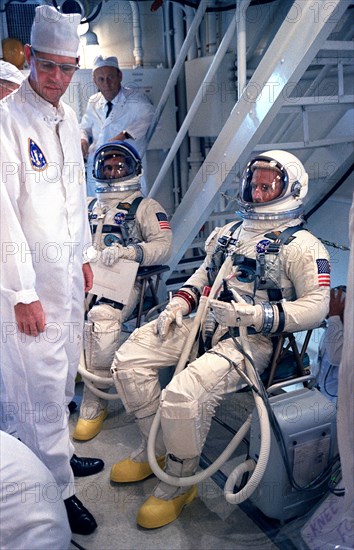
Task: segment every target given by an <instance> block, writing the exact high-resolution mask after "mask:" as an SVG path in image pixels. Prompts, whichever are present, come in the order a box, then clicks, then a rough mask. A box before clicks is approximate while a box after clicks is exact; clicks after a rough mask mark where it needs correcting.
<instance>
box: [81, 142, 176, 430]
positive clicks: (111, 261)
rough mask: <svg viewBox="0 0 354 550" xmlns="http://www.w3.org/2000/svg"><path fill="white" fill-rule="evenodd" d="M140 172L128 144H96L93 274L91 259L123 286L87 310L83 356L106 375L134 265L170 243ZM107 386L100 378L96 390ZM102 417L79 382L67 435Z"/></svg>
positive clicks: (156, 257) (134, 297)
mask: <svg viewBox="0 0 354 550" xmlns="http://www.w3.org/2000/svg"><path fill="white" fill-rule="evenodd" d="M141 174H142V167H141V159H140V156H139V154H138V153H137V151H136V150H135V149H134V147H132V146H131V145H130V144H128V143H124V142H121V141H116V142H110V143H106V144H104V145H102V146H101V147H99V148H98V149H97V151H96V153H95V156H94V168H93V177H94V178H95V180H96V182H97V187H96V199H94V200H93V201H91V202H90V204H89V216H90V218H91V227H92V233H93V247H94V249H95V252H96V253H97V257H96V260H95V261H94V262H93V269H94V273H95V267H96V264H97V268H98V267H99V268H100V273H101V275H102V270H103V276H104V279H105V281H106V280H107V281H109V280H110V279H112V281H113V284H112V285H111V286H112V288H113V289H114V288H119V289H122V285H124V291H123V294H124V298H123V299H122V300H119V301H116V300H114V299H112V294H111V293H110V292H109V291H108V290H107V293H105V292H104V293H103V295H101V297H100V299H99V300H98V302H97V303H96V304H95V305H94V306H93V307H92V309H90V311H89V313H88V322H87V323H86V327H85V357H86V368H87V370H88V371H89V372H91V373H93V374H96V375H98V376H100V377H107V378H109V379H110V380H111V375H110V367H111V364H112V360H113V357H114V352H115V351H116V349H117V346H118V345H119V337H120V333H121V325H122V323H123V322H124V321H125V320H126V319H127V318H128V317H129V315H130V314H131V313H132V312H133V311H134V309H135V307H136V305H137V303H138V299H139V295H140V289H141V283H139V282H138V281H136V280H135V276H136V271H137V267H138V266H139V265H141V266H152V265H157V264H161V263H164V262H166V260H167V259H168V257H169V255H170V249H171V243H172V232H171V227H170V224H169V222H168V219H167V215H166V212H165V211H164V209H163V208H162V207H161V206H160V204H159V203H158V202H157V201H155V200H154V199H150V198H144V197H143V196H142V193H141V188H140V176H141ZM118 264H119V266H122V269H123V268H124V272H125V273H126V276H125V280H124V281H122V280H120V275H119V273H118V274H117V273H116V272H115V271H114V269H115V267H117V265H118ZM96 271H97V270H96ZM95 277H96V273H95ZM94 284H95V281H94ZM105 284H106V283H105ZM93 291H94V289H93ZM113 298H114V295H113ZM109 385H110V384H109V383H108V384H107V385H105V384H104V382H103V383H102V384H101V385H100V389H105V388H108V387H109ZM106 416H107V401H106V400H104V399H102V398H99V397H97V396H96V395H95V394H94V393H93V392H91V391H90V390H89V389H88V387H87V386H86V385H85V388H84V393H83V398H82V403H81V407H80V416H79V419H78V422H77V424H76V427H75V431H74V434H73V437H74V438H75V439H79V440H82V441H86V440H88V439H91V438H93V437H94V436H95V435H97V434H98V433H99V432H100V430H101V428H102V424H103V422H104V420H105V418H106Z"/></svg>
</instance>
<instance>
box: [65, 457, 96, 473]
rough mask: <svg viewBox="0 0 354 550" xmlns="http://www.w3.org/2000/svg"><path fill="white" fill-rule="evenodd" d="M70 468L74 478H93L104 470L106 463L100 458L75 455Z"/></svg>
mask: <svg viewBox="0 0 354 550" xmlns="http://www.w3.org/2000/svg"><path fill="white" fill-rule="evenodd" d="M70 466H71V469H72V471H73V472H74V476H77V477H84V476H92V475H93V474H97V473H98V472H100V471H101V470H103V466H104V462H103V460H101V459H100V458H86V457H82V456H81V457H79V456H76V455H73V456H72V458H71V460H70Z"/></svg>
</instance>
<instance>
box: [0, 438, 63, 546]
mask: <svg viewBox="0 0 354 550" xmlns="http://www.w3.org/2000/svg"><path fill="white" fill-rule="evenodd" d="M19 457H20V459H19ZM0 474H1V485H0V517H1V530H0V547H1V549H2V550H11V549H14V548H16V550H21V549H22V550H28V549H29V548H36V550H48V548H61V549H62V550H66V549H67V548H69V547H70V539H71V529H70V527H69V522H68V516H67V513H66V510H65V506H64V502H63V500H62V498H61V493H60V490H59V488H58V486H57V484H56V482H55V480H54V477H53V475H52V474H51V473H50V471H49V470H48V468H46V466H45V465H44V464H43V462H41V461H40V460H39V458H38V457H37V456H36V455H35V454H34V453H32V451H31V450H30V449H29V448H28V447H26V445H24V444H23V443H21V441H19V440H18V439H16V438H15V437H12V436H11V435H9V434H7V433H4V432H1V431H0Z"/></svg>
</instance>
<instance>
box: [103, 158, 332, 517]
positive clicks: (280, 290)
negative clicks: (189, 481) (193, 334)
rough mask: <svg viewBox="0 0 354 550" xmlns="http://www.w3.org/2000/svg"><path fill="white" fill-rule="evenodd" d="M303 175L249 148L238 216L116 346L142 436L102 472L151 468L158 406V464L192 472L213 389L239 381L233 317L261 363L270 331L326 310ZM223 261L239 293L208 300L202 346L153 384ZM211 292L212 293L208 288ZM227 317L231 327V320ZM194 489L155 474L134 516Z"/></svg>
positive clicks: (166, 507)
mask: <svg viewBox="0 0 354 550" xmlns="http://www.w3.org/2000/svg"><path fill="white" fill-rule="evenodd" d="M307 186H308V175H307V173H306V171H305V169H304V167H303V165H302V163H301V162H300V161H299V159H298V158H297V157H295V156H294V155H292V154H291V153H287V152H286V151H269V152H267V153H263V154H261V155H259V156H258V157H256V158H254V159H253V160H252V161H251V162H250V163H249V164H248V166H247V167H246V170H245V172H244V175H243V178H242V183H241V190H240V197H239V204H240V208H241V212H240V214H241V217H242V218H243V222H239V223H230V224H228V225H226V226H225V227H223V228H221V229H220V228H217V229H215V230H214V231H213V233H212V234H211V235H210V237H209V238H208V240H207V242H206V258H205V260H204V263H203V264H202V265H201V267H200V268H199V269H197V271H196V272H195V273H194V275H192V276H191V277H189V279H188V280H187V282H186V283H185V284H184V285H183V287H182V288H181V289H180V290H179V291H178V292H177V293H176V295H175V296H174V297H173V299H172V301H171V302H170V303H169V304H168V306H167V307H166V309H165V310H164V311H163V312H162V313H161V314H160V316H159V318H158V320H157V321H153V322H151V323H149V324H147V325H145V326H143V327H142V328H140V329H138V330H136V331H135V332H133V334H132V335H131V336H130V338H129V339H128V340H127V341H126V342H125V343H124V344H123V345H122V346H121V347H120V348H119V349H118V350H117V352H116V355H115V360H114V363H113V366H112V369H111V370H112V375H113V378H114V381H115V385H116V387H117V389H118V391H119V395H120V396H121V399H122V401H123V403H124V405H125V407H126V409H127V411H128V412H129V413H133V414H134V415H135V417H136V421H137V424H138V426H139V428H140V431H141V434H142V445H141V447H140V448H139V449H137V450H136V451H134V452H133V453H132V454H131V456H130V457H129V458H127V459H125V460H123V461H120V462H118V463H116V464H115V465H114V466H113V467H112V470H111V479H112V480H113V481H116V482H132V481H138V480H141V479H144V478H146V477H147V476H149V475H151V473H152V471H151V468H150V465H149V463H148V461H147V451H146V440H147V437H148V434H149V431H150V427H151V424H152V421H153V419H154V414H155V412H156V411H157V409H158V407H160V413H161V428H162V430H161V431H162V434H161V433H160V435H159V436H158V437H157V442H156V454H157V457H158V460H159V462H160V464H162V463H163V462H164V460H165V448H166V449H167V456H166V467H165V469H166V472H167V473H168V474H170V475H172V476H174V477H181V476H183V477H184V476H190V475H193V474H194V473H195V471H196V469H197V467H198V463H199V457H200V453H201V450H202V448H203V445H204V442H205V439H206V437H207V434H208V431H209V427H210V423H211V419H212V416H213V414H214V410H215V408H216V406H217V405H218V404H219V403H220V400H221V399H222V397H223V396H224V395H225V394H227V393H232V392H234V391H235V390H236V389H238V388H240V387H241V386H242V384H243V381H242V379H241V378H240V376H239V375H238V373H237V372H236V370H235V368H234V366H233V363H235V364H236V365H238V366H239V367H242V366H244V356H243V354H242V341H241V340H240V339H239V338H238V328H237V327H240V326H241V327H248V329H247V330H248V332H249V346H250V351H251V355H252V359H253V362H254V364H255V367H256V368H257V370H258V371H259V372H262V371H263V370H264V369H265V368H266V366H267V365H268V363H269V359H270V357H271V354H272V341H271V336H273V335H275V334H277V333H280V332H282V331H284V330H285V331H298V330H306V329H310V328H313V327H317V326H319V325H320V323H321V322H322V321H323V319H324V318H325V316H326V314H327V311H328V302H329V287H330V275H329V271H330V266H329V255H328V253H327V251H326V249H325V248H324V246H323V245H322V244H321V243H320V242H319V241H318V239H316V237H314V236H313V235H311V233H309V232H308V231H305V230H303V228H302V223H301V218H300V215H301V213H302V199H303V197H304V196H305V195H306V193H307V189H308V187H307ZM227 258H229V259H230V258H231V260H232V261H231V262H230V264H231V265H230V266H229V262H228V263H226V264H225V267H224V269H225V273H224V277H223V279H224V280H225V281H226V283H225V284H226V286H227V290H228V291H229V292H230V293H231V297H232V296H233V294H232V291H236V292H238V293H239V294H240V295H241V296H242V297H243V299H244V300H245V301H246V302H247V303H236V302H235V301H234V300H235V298H234V300H232V301H230V302H227V301H219V300H216V299H213V300H210V302H209V304H210V307H211V312H212V314H213V315H212V316H210V315H208V316H207V317H206V320H207V321H208V322H205V324H204V325H203V327H202V335H203V338H202V341H201V342H200V343H201V344H202V345H204V353H202V354H199V355H200V356H199V357H198V358H197V359H195V360H192V361H191V362H190V363H189V365H188V366H187V368H185V369H184V370H183V371H181V372H180V373H179V374H177V375H176V376H175V377H174V378H173V379H172V381H171V382H170V384H169V385H168V386H167V387H166V388H165V389H164V390H163V392H162V395H161V400H160V386H159V382H158V369H159V368H163V367H168V366H170V365H173V364H177V362H178V359H179V357H180V354H181V352H182V350H183V348H184V345H185V339H186V337H187V335H188V333H189V331H190V329H191V323H193V319H192V318H189V317H186V316H188V315H189V314H190V313H191V312H192V311H193V310H194V309H195V307H196V305H197V304H198V302H199V298H200V295H201V293H202V292H203V289H204V287H205V286H211V285H212V284H213V282H214V281H215V278H216V276H217V274H218V273H219V270H220V269H223V267H222V266H223V265H224V261H225V259H227ZM216 296H218V293H217V294H216ZM230 327H235V329H234V334H231V333H230V331H231V328H230ZM196 494H197V490H196V487H195V486H192V487H190V488H186V487H174V486H171V485H168V484H167V483H165V482H159V483H158V485H157V486H156V488H155V490H154V492H153V495H152V496H151V497H149V498H148V500H147V501H146V502H145V503H144V504H143V506H142V507H141V508H140V510H139V513H138V518H137V522H138V524H139V525H141V526H142V527H145V528H156V527H161V526H163V525H166V524H167V523H170V522H171V521H173V520H174V519H176V518H177V517H178V516H179V514H180V512H181V510H182V508H183V506H184V505H185V504H188V503H190V502H191V501H192V500H193V499H194V498H195V497H196Z"/></svg>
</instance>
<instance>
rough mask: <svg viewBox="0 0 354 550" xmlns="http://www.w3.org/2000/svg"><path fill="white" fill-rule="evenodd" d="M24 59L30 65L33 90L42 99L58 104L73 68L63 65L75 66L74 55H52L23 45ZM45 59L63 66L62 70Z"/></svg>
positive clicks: (68, 82) (70, 77)
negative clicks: (34, 50) (69, 68)
mask: <svg viewBox="0 0 354 550" xmlns="http://www.w3.org/2000/svg"><path fill="white" fill-rule="evenodd" d="M25 56H26V61H27V63H28V64H29V66H30V77H29V81H30V84H31V86H32V88H33V89H34V91H35V92H36V93H37V94H38V95H39V96H41V97H42V98H43V99H45V100H46V101H48V102H49V103H51V104H52V105H54V106H55V107H57V106H58V103H59V100H60V98H61V97H62V95H64V93H65V92H66V90H67V88H68V86H69V84H70V81H71V79H72V77H73V75H74V72H75V70H74V69H73V70H72V71H70V70H67V69H68V67H65V66H68V65H70V66H73V67H74V66H76V65H77V63H78V59H77V58H76V57H67V56H63V55H53V54H49V53H43V52H33V50H32V51H31V48H30V46H28V45H27V44H26V46H25ZM46 61H52V62H54V63H58V64H60V65H61V66H64V70H62V68H61V67H59V66H58V65H54V66H52V67H51V66H50V65H48V64H46V63H45V62H46Z"/></svg>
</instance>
